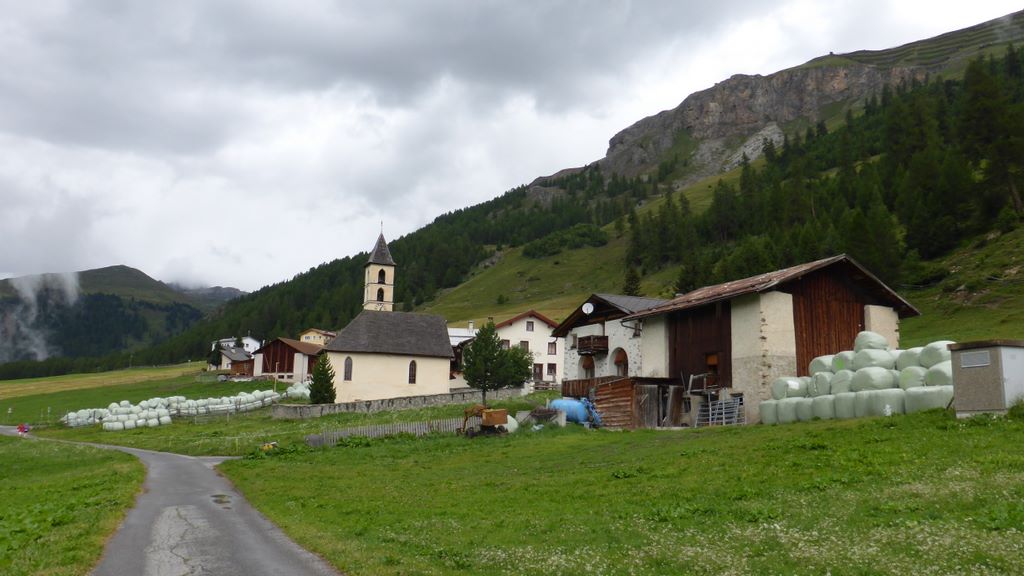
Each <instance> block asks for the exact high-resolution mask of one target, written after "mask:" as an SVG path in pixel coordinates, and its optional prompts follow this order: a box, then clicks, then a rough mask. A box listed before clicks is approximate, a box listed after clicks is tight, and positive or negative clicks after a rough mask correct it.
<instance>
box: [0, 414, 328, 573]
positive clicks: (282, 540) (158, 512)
mask: <svg viewBox="0 0 1024 576" xmlns="http://www.w3.org/2000/svg"><path fill="white" fill-rule="evenodd" d="M0 433H3V434H8V435H16V434H17V432H16V431H15V430H14V429H13V428H11V427H0ZM95 446H98V447H100V448H107V449H112V450H120V451H122V452H127V453H129V454H132V455H134V456H136V457H138V458H139V459H140V460H142V462H143V463H144V464H145V465H146V481H145V484H144V485H143V493H142V494H140V495H139V496H138V498H137V499H136V502H135V507H134V508H132V509H131V510H130V511H129V512H128V516H127V517H126V518H125V520H124V523H123V524H122V525H121V527H120V528H118V530H117V532H116V533H115V534H114V536H113V537H112V538H111V539H110V541H109V542H107V546H106V549H105V550H104V552H103V558H102V559H101V560H100V563H99V565H98V566H97V567H96V568H95V569H94V570H93V571H92V574H93V576H129V575H142V576H263V575H267V576H279V575H288V576H307V575H308V576H320V575H325V576H326V575H332V576H337V575H338V574H339V572H337V571H336V570H334V568H332V567H331V566H330V565H328V564H327V563H326V562H324V561H323V560H321V559H320V558H319V557H317V556H315V555H313V554H311V553H310V552H308V551H306V550H304V549H303V548H301V547H300V546H299V545H298V544H296V543H295V542H293V541H292V540H291V539H289V538H288V537H287V536H285V535H284V533H283V532H281V530H280V529H278V528H277V527H276V526H274V525H273V524H272V523H270V521H269V520H267V519H266V518H265V517H263V515H262V514H260V513H259V512H257V511H256V510H255V509H254V508H253V507H252V506H250V505H249V503H248V502H247V501H246V500H245V498H243V497H242V495H241V494H239V493H238V491H236V490H235V489H234V487H233V486H232V485H231V484H230V483H229V482H228V481H227V480H225V479H224V478H223V477H222V476H220V475H219V474H218V473H217V472H216V471H215V470H214V466H216V465H217V464H220V463H221V462H223V461H224V460H226V459H227V458H222V457H193V456H181V455H179V454H168V453H165V452H151V451H149V450H138V449H135V448H124V447H121V446H110V445H95Z"/></svg>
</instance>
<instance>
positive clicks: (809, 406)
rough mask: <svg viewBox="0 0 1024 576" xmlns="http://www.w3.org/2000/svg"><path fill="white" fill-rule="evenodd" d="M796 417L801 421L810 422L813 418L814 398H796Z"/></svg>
mask: <svg viewBox="0 0 1024 576" xmlns="http://www.w3.org/2000/svg"><path fill="white" fill-rule="evenodd" d="M796 400H797V402H796V419H797V420H799V421H801V422H810V421H811V420H813V419H814V398H797V399H796Z"/></svg>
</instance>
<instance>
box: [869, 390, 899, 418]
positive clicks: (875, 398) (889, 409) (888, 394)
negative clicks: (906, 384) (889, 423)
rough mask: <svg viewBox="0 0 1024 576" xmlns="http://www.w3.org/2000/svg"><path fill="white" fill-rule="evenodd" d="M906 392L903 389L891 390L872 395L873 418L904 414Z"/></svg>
mask: <svg viewBox="0 0 1024 576" xmlns="http://www.w3.org/2000/svg"><path fill="white" fill-rule="evenodd" d="M906 394H907V393H906V392H905V391H904V390H903V389H902V388H890V389H888V390H875V391H874V392H872V393H871V407H870V408H869V410H870V412H871V415H872V416H892V415H893V414H903V412H904V408H903V403H904V398H905V397H906Z"/></svg>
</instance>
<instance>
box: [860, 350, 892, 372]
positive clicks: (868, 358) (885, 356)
mask: <svg viewBox="0 0 1024 576" xmlns="http://www.w3.org/2000/svg"><path fill="white" fill-rule="evenodd" d="M873 367H878V368H885V369H886V370H892V369H893V368H895V367H896V359H895V358H893V356H892V354H890V353H889V351H888V350H875V349H872V348H867V349H864V350H861V351H860V352H857V353H856V354H854V355H853V370H854V371H857V370H861V369H863V368H873Z"/></svg>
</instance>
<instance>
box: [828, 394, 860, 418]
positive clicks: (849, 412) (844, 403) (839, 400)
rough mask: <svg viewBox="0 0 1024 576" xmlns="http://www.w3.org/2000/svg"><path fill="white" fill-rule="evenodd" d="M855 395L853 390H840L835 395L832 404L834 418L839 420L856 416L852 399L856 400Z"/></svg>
mask: <svg viewBox="0 0 1024 576" xmlns="http://www.w3.org/2000/svg"><path fill="white" fill-rule="evenodd" d="M856 397H857V395H856V394H854V393H853V392H841V393H839V394H836V395H835V402H834V406H835V411H836V418H839V419H840V420H849V419H851V418H856V417H857V413H856V410H855V408H854V401H855V400H856Z"/></svg>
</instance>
